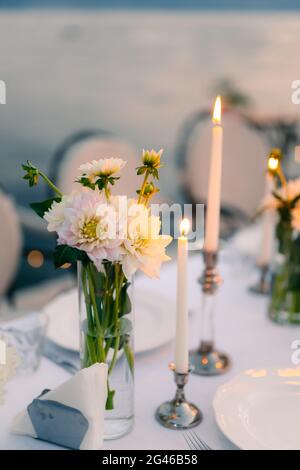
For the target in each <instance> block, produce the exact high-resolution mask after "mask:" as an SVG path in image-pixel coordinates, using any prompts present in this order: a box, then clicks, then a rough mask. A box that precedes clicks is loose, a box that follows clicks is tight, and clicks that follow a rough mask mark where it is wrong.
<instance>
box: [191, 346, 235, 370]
mask: <svg viewBox="0 0 300 470" xmlns="http://www.w3.org/2000/svg"><path fill="white" fill-rule="evenodd" d="M190 364H191V373H192V374H196V375H207V376H210V375H221V374H224V373H225V372H227V371H228V369H229V368H230V365H231V363H230V359H229V357H228V356H227V355H226V354H224V353H221V352H218V351H205V352H204V351H203V352H202V351H201V350H199V349H195V350H193V351H190Z"/></svg>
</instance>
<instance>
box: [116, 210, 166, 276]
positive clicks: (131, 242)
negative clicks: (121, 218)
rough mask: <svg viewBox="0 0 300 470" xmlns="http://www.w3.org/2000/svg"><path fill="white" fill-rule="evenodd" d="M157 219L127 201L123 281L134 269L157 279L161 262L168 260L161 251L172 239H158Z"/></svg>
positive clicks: (158, 223)
mask: <svg viewBox="0 0 300 470" xmlns="http://www.w3.org/2000/svg"><path fill="white" fill-rule="evenodd" d="M160 226H161V223H160V219H159V217H155V216H151V215H150V212H149V209H148V208H146V207H145V206H144V205H143V204H137V203H136V202H135V201H131V203H130V205H129V209H128V229H127V238H126V239H125V240H124V243H123V257H122V267H123V272H124V274H125V276H126V277H127V279H130V278H131V277H132V275H133V274H134V273H135V271H136V270H137V269H140V270H141V271H143V272H144V273H145V274H146V275H147V276H149V277H158V276H159V272H160V267H161V264H162V262H164V261H168V260H169V259H170V258H169V256H167V255H166V253H165V248H166V246H167V245H169V243H170V242H171V240H172V238H171V237H169V236H165V235H159V232H160Z"/></svg>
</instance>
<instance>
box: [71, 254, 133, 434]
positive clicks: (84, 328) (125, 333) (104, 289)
mask: <svg viewBox="0 0 300 470" xmlns="http://www.w3.org/2000/svg"><path fill="white" fill-rule="evenodd" d="M78 286H79V313H80V361H81V367H82V368H84V367H89V366H90V365H92V364H94V363H96V362H105V363H107V364H108V381H107V390H108V397H107V402H106V412H105V424H104V438H105V439H117V438H119V437H121V436H123V435H124V434H127V433H128V432H129V431H130V430H131V428H132V426H133V415H134V390H133V375H134V353H133V351H134V350H133V319H134V312H133V306H134V303H133V285H132V282H128V280H127V279H126V277H125V276H124V273H123V271H122V266H121V265H120V264H119V263H111V262H103V264H102V270H101V272H98V270H97V269H96V267H95V265H94V264H93V263H92V262H88V263H78Z"/></svg>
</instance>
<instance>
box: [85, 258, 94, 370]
mask: <svg viewBox="0 0 300 470" xmlns="http://www.w3.org/2000/svg"><path fill="white" fill-rule="evenodd" d="M81 281H82V289H83V293H84V299H85V306H86V312H87V323H88V331H87V333H86V334H85V337H86V346H87V350H88V353H89V356H90V358H91V361H92V363H93V362H97V354H96V351H95V346H94V341H93V334H94V322H93V314H92V310H91V303H90V299H89V295H88V290H87V285H86V268H85V267H84V266H82V272H81ZM91 335H92V336H91Z"/></svg>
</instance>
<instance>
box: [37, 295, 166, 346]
mask: <svg viewBox="0 0 300 470" xmlns="http://www.w3.org/2000/svg"><path fill="white" fill-rule="evenodd" d="M71 292H74V293H75V289H70V290H69V291H66V292H63V293H62V294H60V295H59V296H57V297H56V298H55V299H53V300H52V301H51V302H49V304H47V305H46V306H45V307H44V311H45V313H46V314H47V315H48V317H49V319H50V322H51V318H52V317H53V311H51V309H52V308H53V307H52V306H53V304H54V305H55V304H56V302H57V301H59V299H60V298H61V297H63V296H65V295H68V294H70V293H71ZM138 297H139V299H143V302H144V303H143V307H142V309H143V310H145V303H147V304H149V308H153V307H154V308H156V309H159V310H161V311H162V315H161V319H160V320H161V321H160V324H159V325H157V329H156V334H155V335H149V336H147V337H144V338H143V341H142V344H141V343H139V341H140V340H137V339H136V338H135V353H136V354H139V353H143V352H147V351H152V350H154V349H157V348H159V347H161V346H163V345H165V344H168V343H169V342H171V341H172V340H173V339H174V335H175V328H172V326H175V321H173V320H174V318H175V317H174V315H175V304H174V301H173V300H172V299H170V298H169V297H167V296H165V295H164V294H162V293H161V292H152V291H150V290H146V289H139V294H138ZM138 307H139V304H138V302H136V304H135V323H136V319H137V315H138V314H139V312H138ZM49 309H50V311H49ZM47 337H48V338H49V339H50V340H51V341H53V342H54V343H56V344H57V345H58V346H60V347H62V348H64V349H68V350H70V351H76V349H74V347H70V344H68V345H67V344H66V343H65V342H64V341H61V339H60V338H59V337H57V335H56V334H54V333H53V332H52V330H51V328H50V329H48V332H47ZM149 338H150V339H149Z"/></svg>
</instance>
